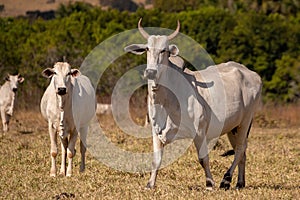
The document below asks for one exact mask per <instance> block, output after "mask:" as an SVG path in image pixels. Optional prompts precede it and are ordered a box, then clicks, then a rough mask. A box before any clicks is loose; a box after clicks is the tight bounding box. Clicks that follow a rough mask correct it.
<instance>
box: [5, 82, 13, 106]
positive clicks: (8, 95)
mask: <svg viewBox="0 0 300 200" xmlns="http://www.w3.org/2000/svg"><path fill="white" fill-rule="evenodd" d="M2 87H3V88H4V91H8V92H5V96H6V99H8V101H9V102H10V104H11V105H14V101H15V96H16V94H15V93H14V92H13V91H12V89H11V88H10V84H9V82H8V81H5V83H4V84H3V86H2Z"/></svg>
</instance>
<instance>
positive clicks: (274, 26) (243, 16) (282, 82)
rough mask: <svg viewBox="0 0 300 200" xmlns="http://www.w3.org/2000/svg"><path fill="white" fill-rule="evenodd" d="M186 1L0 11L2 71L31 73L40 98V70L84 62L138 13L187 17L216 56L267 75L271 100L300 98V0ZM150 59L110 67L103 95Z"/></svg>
mask: <svg viewBox="0 0 300 200" xmlns="http://www.w3.org/2000/svg"><path fill="white" fill-rule="evenodd" d="M159 2H160V1H155V4H154V5H156V6H157V7H159V5H161V6H162V5H163V3H162V2H166V1H161V2H160V3H161V4H159ZM168 2H169V1H168ZM174 2H175V0H174ZM178 2H181V3H182V4H181V6H183V7H182V8H176V9H174V10H170V11H176V12H161V10H163V9H162V8H161V7H159V8H157V9H151V10H145V9H138V10H137V11H136V12H135V13H129V12H126V11H124V12H120V11H117V10H113V9H109V10H101V9H100V8H95V7H92V6H90V5H86V4H83V3H76V4H70V5H68V6H61V7H60V8H59V9H58V11H57V12H56V16H57V18H56V19H53V20H49V21H44V20H41V19H37V20H34V21H32V20H28V19H24V18H0V44H1V45H0V56H1V59H0V72H1V76H2V77H4V76H5V75H6V73H16V72H19V73H21V74H22V75H23V76H25V78H26V81H25V82H24V84H25V86H24V87H26V88H29V89H26V90H24V91H23V92H22V93H21V94H20V95H21V96H24V98H23V99H29V100H30V101H31V102H33V103H35V104H38V103H39V99H40V96H41V94H42V92H43V90H44V89H45V87H46V85H47V81H45V80H44V79H43V78H41V76H40V73H41V71H42V70H43V69H44V68H46V67H51V66H53V64H54V63H55V62H57V61H62V60H66V61H68V62H69V63H70V64H71V65H72V66H74V67H79V66H80V65H81V63H82V62H83V60H84V59H85V57H86V56H87V55H88V54H89V52H90V51H91V50H92V49H93V48H94V47H96V46H97V45H98V44H99V43H101V42H102V41H104V40H105V39H107V38H109V37H111V36H112V35H115V34H117V33H120V32H123V31H125V30H129V29H134V28H136V26H137V21H138V19H139V18H141V17H143V24H144V26H148V27H165V28H170V29H175V28H176V21H177V20H180V23H181V30H180V31H181V32H182V33H184V34H186V35H188V36H190V37H191V38H193V39H194V40H196V41H197V42H198V43H200V44H201V45H202V46H203V47H204V48H205V49H206V50H207V52H208V53H209V54H210V55H211V57H212V58H213V59H214V61H215V62H216V63H220V62H227V61H229V60H234V61H237V62H240V63H242V64H244V65H246V66H247V67H248V68H250V69H252V70H254V71H256V72H258V73H259V74H260V75H261V77H262V79H263V81H264V97H265V100H266V101H267V100H272V101H283V102H294V101H297V100H298V99H299V97H300V95H299V92H300V88H299V87H300V77H299V74H300V73H299V72H300V71H299V69H300V63H299V55H300V48H299V43H300V31H299V30H300V23H299V22H300V14H299V12H298V7H297V6H296V8H289V6H290V5H294V4H295V3H297V2H298V1H288V0H286V1H282V2H286V3H282V5H281V4H280V8H277V7H276V6H275V3H274V5H273V4H272V6H273V7H276V9H277V10H276V9H275V8H274V9H273V7H272V9H273V11H272V12H266V11H263V9H264V6H266V5H265V4H266V3H267V2H271V1H246V0H245V1H241V0H240V1H234V5H233V3H232V2H231V1H226V3H225V4H224V2H223V3H222V4H221V3H220V2H221V1H218V0H215V1H205V0H201V1H194V0H186V1H180V0H178ZM253 2H254V3H253ZM272 2H273V1H272ZM274 2H275V1H274ZM172 5H173V4H172ZM174 5H175V4H174ZM176 5H177V4H176ZM246 5H250V7H251V9H250V11H249V10H248V11H247V10H246V9H245V8H246ZM276 5H277V4H276ZM297 5H298V4H297ZM230 6H231V8H230ZM268 6H271V4H270V5H269V3H268ZM169 7H170V6H169ZM229 8H230V9H229ZM283 8H284V9H283ZM170 9H171V8H170ZM256 9H258V10H259V12H257V11H255V10H256ZM251 10H253V11H251ZM275 10H276V12H275ZM278 10H282V11H280V12H279V11H278ZM283 10H284V11H283ZM295 10H296V11H295ZM178 11H181V12H178ZM133 39H134V38H133ZM120 48H123V47H120ZM107 53H108V54H109V52H107ZM144 62H145V57H137V56H129V55H126V56H125V57H124V58H123V57H122V59H118V60H117V61H116V63H115V64H112V68H111V69H110V70H111V71H110V73H111V74H112V77H110V80H106V81H103V82H102V86H101V85H100V86H99V87H100V88H101V91H102V95H104V96H105V95H108V94H109V92H111V90H112V87H113V84H114V83H115V82H116V80H117V78H116V77H120V76H121V75H122V73H124V72H125V71H126V70H128V68H127V67H128V66H129V65H128V63H136V64H142V63H144ZM124 66H125V67H124ZM100 84H101V83H100ZM21 99H22V98H21Z"/></svg>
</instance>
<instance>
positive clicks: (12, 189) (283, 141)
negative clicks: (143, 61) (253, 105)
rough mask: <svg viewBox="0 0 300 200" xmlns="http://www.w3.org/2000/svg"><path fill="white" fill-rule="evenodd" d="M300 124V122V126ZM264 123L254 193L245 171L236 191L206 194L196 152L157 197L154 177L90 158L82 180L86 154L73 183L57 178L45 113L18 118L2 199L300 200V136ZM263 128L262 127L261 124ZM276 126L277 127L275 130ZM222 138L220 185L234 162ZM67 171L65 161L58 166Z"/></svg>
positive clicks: (256, 132)
mask: <svg viewBox="0 0 300 200" xmlns="http://www.w3.org/2000/svg"><path fill="white" fill-rule="evenodd" d="M99 119H100V121H101V126H102V127H103V129H104V130H106V135H107V136H108V137H110V139H111V141H112V142H114V143H115V144H117V145H119V146H120V147H122V148H124V149H125V148H126V149H134V150H139V151H151V149H152V142H151V139H149V140H148V139H145V140H146V141H140V140H141V139H139V140H135V139H134V138H133V137H129V136H127V135H126V134H124V133H122V132H121V131H120V130H119V129H118V128H116V126H115V125H114V123H113V122H112V118H111V117H110V116H101V117H100V118H99ZM298 119H299V118H298ZM263 120H265V118H263V119H261V118H259V119H258V122H256V123H255V124H254V127H253V129H252V131H251V133H250V137H249V142H248V149H247V164H246V188H245V189H242V190H239V191H236V190H234V189H233V187H234V186H235V184H236V178H237V177H236V175H237V169H236V170H235V173H234V177H233V182H232V184H231V186H232V188H231V189H230V190H228V191H224V190H220V189H218V188H216V189H215V190H213V191H206V190H205V178H204V171H203V169H202V168H201V166H200V164H199V163H198V161H197V156H196V152H195V147H194V146H191V147H190V148H189V149H188V150H187V152H186V153H185V154H184V155H183V156H182V157H180V158H179V159H178V160H177V161H176V162H175V163H173V164H172V165H169V166H168V167H166V168H163V169H162V170H161V171H160V172H159V174H158V179H157V185H156V186H157V187H156V188H155V189H154V190H145V189H144V187H145V185H146V183H147V181H148V178H149V176H150V174H149V173H139V174H132V173H127V172H121V171H116V170H114V169H111V168H109V167H107V166H105V165H104V164H102V163H100V162H99V161H97V160H96V159H94V158H93V157H92V156H91V154H90V153H89V152H87V158H86V171H85V172H84V173H79V165H80V153H79V142H77V154H76V156H75V159H74V168H73V172H74V173H73V176H72V177H61V176H57V177H55V178H53V177H50V176H49V170H50V155H49V154H50V139H49V134H48V130H47V123H46V122H45V121H44V119H42V117H41V114H40V113H39V112H38V111H30V112H29V111H26V112H25V111H17V112H16V113H15V115H14V116H13V118H12V121H11V130H10V131H9V132H8V133H7V134H6V135H5V136H1V138H0V183H1V184H0V198H1V199H62V198H65V199H66V198H71V199H253V198H255V199H300V182H299V180H300V128H299V127H297V126H291V127H289V128H286V127H284V126H278V127H276V126H274V124H279V122H276V121H275V122H272V123H274V124H273V125H272V126H266V125H265V126H264V127H261V126H259V123H264V121H263ZM260 121H262V122H260ZM269 124H270V123H269ZM229 149H230V147H229V143H228V141H227V138H226V137H222V138H221V140H220V142H219V143H218V145H217V146H216V148H215V149H214V150H213V151H211V153H210V165H211V171H212V174H213V177H214V179H215V181H216V183H217V187H218V186H219V183H220V181H221V180H222V178H223V175H224V173H225V171H226V170H227V168H228V167H229V166H230V164H231V162H232V159H233V157H225V158H224V157H221V156H220V154H222V153H224V152H225V151H226V150H229ZM57 161H58V164H60V154H59V156H58V158H57Z"/></svg>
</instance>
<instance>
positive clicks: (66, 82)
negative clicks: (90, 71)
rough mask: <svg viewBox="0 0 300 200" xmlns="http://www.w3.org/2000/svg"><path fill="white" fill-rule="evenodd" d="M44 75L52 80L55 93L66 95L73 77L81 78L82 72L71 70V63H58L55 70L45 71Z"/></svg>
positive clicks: (48, 69)
mask: <svg viewBox="0 0 300 200" xmlns="http://www.w3.org/2000/svg"><path fill="white" fill-rule="evenodd" d="M42 75H43V76H44V77H46V78H52V81H53V83H54V87H55V91H56V93H57V94H58V95H65V94H67V92H68V88H69V86H70V84H71V77H77V76H79V75H80V71H79V70H78V69H71V66H70V65H69V63H66V62H57V63H55V65H54V67H53V68H47V69H45V70H44V71H43V72H42Z"/></svg>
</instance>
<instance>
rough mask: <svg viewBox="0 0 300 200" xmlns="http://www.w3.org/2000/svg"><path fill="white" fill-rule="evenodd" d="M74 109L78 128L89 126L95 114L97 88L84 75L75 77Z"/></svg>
mask: <svg viewBox="0 0 300 200" xmlns="http://www.w3.org/2000/svg"><path fill="white" fill-rule="evenodd" d="M72 110H73V118H74V122H75V125H76V127H77V128H79V127H84V126H87V125H88V123H89V122H90V120H91V119H92V117H93V116H94V115H95V112H96V98H95V90H94V88H93V86H92V84H91V82H90V80H89V79H88V78H87V77H86V76H84V75H80V76H79V77H77V78H76V79H75V82H74V85H73V92H72Z"/></svg>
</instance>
